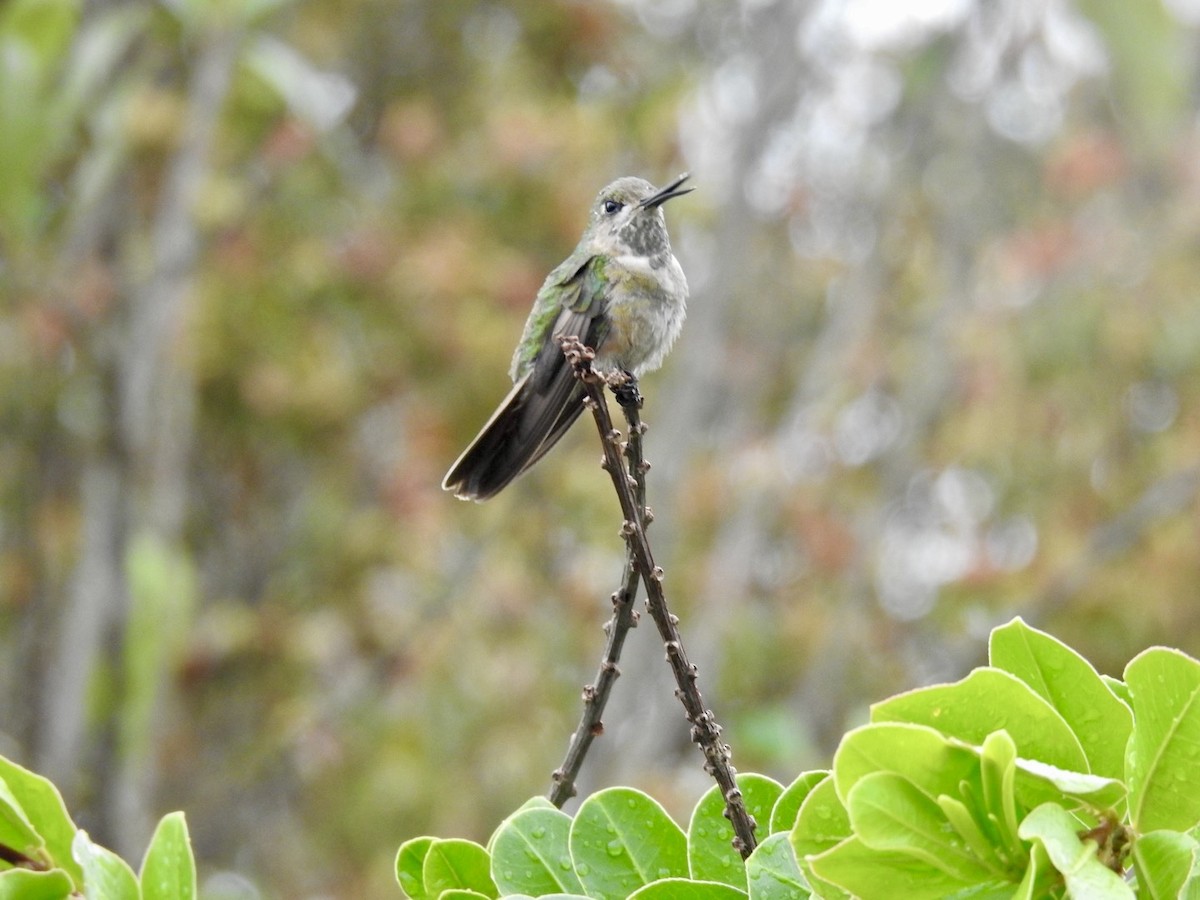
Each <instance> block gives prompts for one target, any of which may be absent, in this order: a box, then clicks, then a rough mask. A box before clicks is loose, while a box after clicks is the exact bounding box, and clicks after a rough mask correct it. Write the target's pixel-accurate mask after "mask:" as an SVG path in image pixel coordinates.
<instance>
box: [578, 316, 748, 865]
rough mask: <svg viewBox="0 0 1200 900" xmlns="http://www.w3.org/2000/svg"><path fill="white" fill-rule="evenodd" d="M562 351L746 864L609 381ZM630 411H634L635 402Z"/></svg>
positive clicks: (721, 753)
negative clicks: (624, 456)
mask: <svg viewBox="0 0 1200 900" xmlns="http://www.w3.org/2000/svg"><path fill="white" fill-rule="evenodd" d="M561 346H562V348H563V353H564V354H565V355H566V357H567V360H568V361H569V362H570V363H571V365H572V366H573V367H574V369H575V375H576V377H577V378H579V381H580V383H581V384H582V385H583V387H584V390H585V391H586V392H587V399H586V401H585V402H586V403H587V405H588V407H589V408H590V409H591V410H592V415H593V417H594V418H595V420H596V427H597V429H598V430H599V432H600V439H601V444H603V446H604V460H605V462H604V468H605V469H606V470H607V471H608V474H609V476H610V477H611V478H612V482H613V487H614V488H615V489H616V492H617V498H618V499H619V500H620V502H621V512H622V514H623V515H624V517H625V520H624V523H623V524H622V526H621V533H622V535H623V536H624V538H625V541H626V545H627V546H628V548H629V549H630V551H631V554H632V556H633V559H634V562H635V563H636V566H637V569H638V572H639V573H640V575H641V579H642V583H643V584H645V586H646V594H647V599H646V608H647V610H648V611H649V613H650V616H651V618H653V619H654V624H655V626H656V627H657V628H658V633H659V635H660V636H661V637H662V640H663V643H664V645H665V646H666V651H667V662H668V663H669V664H670V666H671V672H672V673H673V674H674V676H675V684H676V685H677V688H676V691H675V696H676V697H678V698H679V701H680V702H681V703H682V704H683V708H684V712H685V713H686V716H687V720H688V721H689V722H690V723H691V725H692V731H691V738H692V741H693V743H695V744H697V745H698V746H699V747H700V750H701V752H703V753H704V758H705V764H704V770H705V771H706V772H708V773H709V774H710V775H712V777H713V779H714V780H715V781H716V782H717V785H718V786H719V787H720V789H721V794H722V796H723V797H724V798H725V815H726V817H727V818H728V819H729V821H730V823H731V824H732V825H733V833H734V838H733V846H734V847H735V848H736V849H737V850H738V852H739V853H740V854H741V855H742V857H743V858H744V857H747V856H749V855H750V853H751V852H752V851H753V850H754V846H755V839H754V829H755V823H754V819H753V818H752V817H751V816H750V814H749V813H748V812H747V811H746V804H745V802H744V800H743V798H742V792H741V790H740V789H739V788H738V786H737V782H736V781H735V779H734V774H735V773H734V769H733V766H731V765H730V763H729V760H730V757H731V755H732V754H731V751H730V749H729V745H728V744H726V743H724V742H723V741H722V740H721V727H720V726H719V725H718V724H717V722H716V718H715V717H714V716H713V713H712V710H709V709H705V708H704V700H703V698H702V697H701V696H700V691H699V689H698V688H697V686H696V680H697V670H696V667H695V666H694V665H692V664H691V663H690V662H689V661H688V658H687V653H686V652H685V651H684V648H683V639H682V637H681V636H680V634H679V629H678V627H677V625H678V621H679V620H678V618H677V617H676V616H674V615H673V614H672V613H671V611H670V609H668V607H667V600H666V596H665V595H664V593H663V587H662V580H663V571H662V569H660V568H659V567H658V566H656V565H655V564H654V556H653V554H652V553H651V552H650V543H649V541H648V540H647V538H646V529H645V527H644V526H643V521H642V512H643V510H642V509H641V507H639V505H638V503H637V499H636V498H635V496H634V494H635V490H636V488H637V482H636V480H635V479H634V478H631V477H630V476H629V473H628V472H626V470H625V467H624V465H622V463H621V449H620V448H621V433H620V432H619V431H617V430H616V429H615V428H613V425H612V418H611V417H610V416H609V413H608V404H607V402H606V401H605V399H604V385H605V380H604V379H603V378H602V377H601V376H600V375H597V374H596V373H595V372H594V371H592V367H591V361H592V359H594V358H595V353H594V352H593V351H592V350H591V349H590V348H588V347H586V346H584V345H583V344H582V343H581V342H580V341H579V339H578V338H574V337H565V338H563V339H562V340H561ZM621 386H627V379H626V378H625V377H624V376H620V377H619V378H618V379H616V380H615V381H614V387H621ZM622 394H624V397H623V396H622ZM635 396H636V391H633V392H630V391H628V390H625V391H618V398H619V399H621V401H622V406H623V407H625V408H626V410H627V414H628V406H626V404H625V397H635ZM629 405H633V403H632V401H631V402H630V404H629Z"/></svg>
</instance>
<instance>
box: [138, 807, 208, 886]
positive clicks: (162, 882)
mask: <svg viewBox="0 0 1200 900" xmlns="http://www.w3.org/2000/svg"><path fill="white" fill-rule="evenodd" d="M141 881H142V900H195V897H196V861H195V859H194V858H193V857H192V845H191V841H190V840H189V838H188V829H187V822H186V821H184V818H183V813H181V812H175V813H171V814H170V815H166V816H163V818H162V820H161V821H160V822H159V823H158V827H157V828H156V829H155V830H154V836H153V837H152V838H151V839H150V846H149V847H147V848H146V856H145V858H144V859H143V860H142V873H141Z"/></svg>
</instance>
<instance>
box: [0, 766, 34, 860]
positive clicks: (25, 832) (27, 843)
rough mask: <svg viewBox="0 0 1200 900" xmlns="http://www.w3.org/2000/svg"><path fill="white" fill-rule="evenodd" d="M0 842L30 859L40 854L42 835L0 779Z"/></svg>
mask: <svg viewBox="0 0 1200 900" xmlns="http://www.w3.org/2000/svg"><path fill="white" fill-rule="evenodd" d="M0 844H3V845H4V846H6V847H11V848H12V849H14V850H17V851H19V852H20V853H22V854H23V855H25V856H28V857H29V858H30V859H37V858H38V857H39V856H41V849H42V846H43V841H42V836H41V835H40V834H38V831H37V829H36V828H34V826H33V823H32V822H30V821H29V817H28V816H27V815H26V814H25V810H24V809H23V808H22V806H21V802H20V801H19V800H18V799H17V798H16V795H15V794H13V792H12V791H11V790H9V788H8V785H7V784H6V783H5V782H4V781H3V780H0Z"/></svg>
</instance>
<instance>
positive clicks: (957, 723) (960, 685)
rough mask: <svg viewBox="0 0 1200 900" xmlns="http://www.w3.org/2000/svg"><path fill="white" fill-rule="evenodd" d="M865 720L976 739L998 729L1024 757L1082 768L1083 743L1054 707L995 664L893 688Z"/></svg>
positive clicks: (1084, 763) (1084, 760)
mask: <svg viewBox="0 0 1200 900" xmlns="http://www.w3.org/2000/svg"><path fill="white" fill-rule="evenodd" d="M871 721H872V722H912V723H914V724H918V725H927V726H929V727H930V728H934V729H936V730H938V731H940V732H941V733H942V734H945V735H948V736H950V737H956V738H959V739H961V740H963V741H966V742H967V743H969V744H976V745H979V744H982V743H983V741H984V739H985V738H986V737H987V736H988V735H989V734H991V733H992V732H994V731H997V730H999V729H1003V730H1005V731H1007V732H1008V734H1009V735H1010V736H1011V737H1012V739H1013V741H1014V742H1015V743H1016V746H1017V751H1018V753H1019V755H1021V756H1023V757H1025V758H1026V759H1040V760H1042V761H1043V762H1048V763H1050V764H1051V765H1055V766H1058V767H1059V768H1062V769H1068V770H1070V771H1072V772H1084V771H1087V765H1088V764H1087V756H1086V754H1084V752H1083V747H1081V746H1080V744H1079V741H1078V740H1077V739H1076V737H1075V735H1074V733H1073V732H1072V731H1071V728H1070V726H1068V725H1067V723H1066V721H1064V719H1063V717H1062V716H1061V715H1059V713H1058V710H1056V709H1055V708H1054V707H1053V706H1051V705H1050V704H1049V702H1047V701H1046V700H1045V698H1043V697H1042V696H1041V695H1039V694H1038V693H1036V692H1035V691H1034V690H1033V689H1032V688H1030V687H1029V686H1028V685H1027V684H1025V683H1024V682H1023V681H1021V680H1020V679H1019V678H1017V677H1016V676H1015V675H1010V674H1009V673H1008V672H1002V671H1001V670H999V669H991V668H983V669H976V670H975V671H973V672H972V673H971V674H970V675H968V676H967V677H966V678H964V679H962V680H961V681H958V682H955V683H954V684H937V685H932V686H931V687H925V688H918V689H917V690H914V691H908V692H907V693H904V694H898V695H896V696H895V697H892V698H890V699H888V700H884V701H883V702H881V703H876V704H875V705H874V706H872V707H871Z"/></svg>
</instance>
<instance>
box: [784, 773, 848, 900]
mask: <svg viewBox="0 0 1200 900" xmlns="http://www.w3.org/2000/svg"><path fill="white" fill-rule="evenodd" d="M850 835H851V829H850V814H849V813H848V812H846V807H845V806H844V805H843V804H842V801H841V800H840V799H839V798H838V795H837V787H836V785H835V784H834V780H833V776H832V775H830V776H829V777H827V778H824V779H822V780H821V781H820V782H818V783H817V785H816V786H815V787H813V789H812V790H811V791H810V792H809V794H808V796H807V797H805V798H804V802H803V803H801V804H800V812H799V813H798V814H797V816H796V824H795V825H794V826H793V827H792V831H791V834H790V835H789V838H788V839H789V840H790V842H791V844H792V851H793V852H794V853H795V854H796V861H797V863H798V864H799V866H800V871H801V872H803V873H804V876H805V878H806V879H807V880H808V882H809V884H810V885H811V886H812V888H813V890H814V892H817V893H819V894H820V896H821V897H823V898H825V900H838V898H841V897H844V896H845V892H844V891H842V890H840V889H839V888H837V887H836V886H834V885H829V884H827V883H825V882H824V880H823V879H821V878H820V876H818V875H816V874H815V873H814V872H813V870H812V867H811V866H810V864H809V859H810V858H811V857H813V856H815V855H818V854H821V853H824V852H826V851H828V850H831V849H832V848H834V847H836V846H837V845H838V844H840V843H841V842H842V841H844V840H846V839H847V838H848V837H850Z"/></svg>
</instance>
